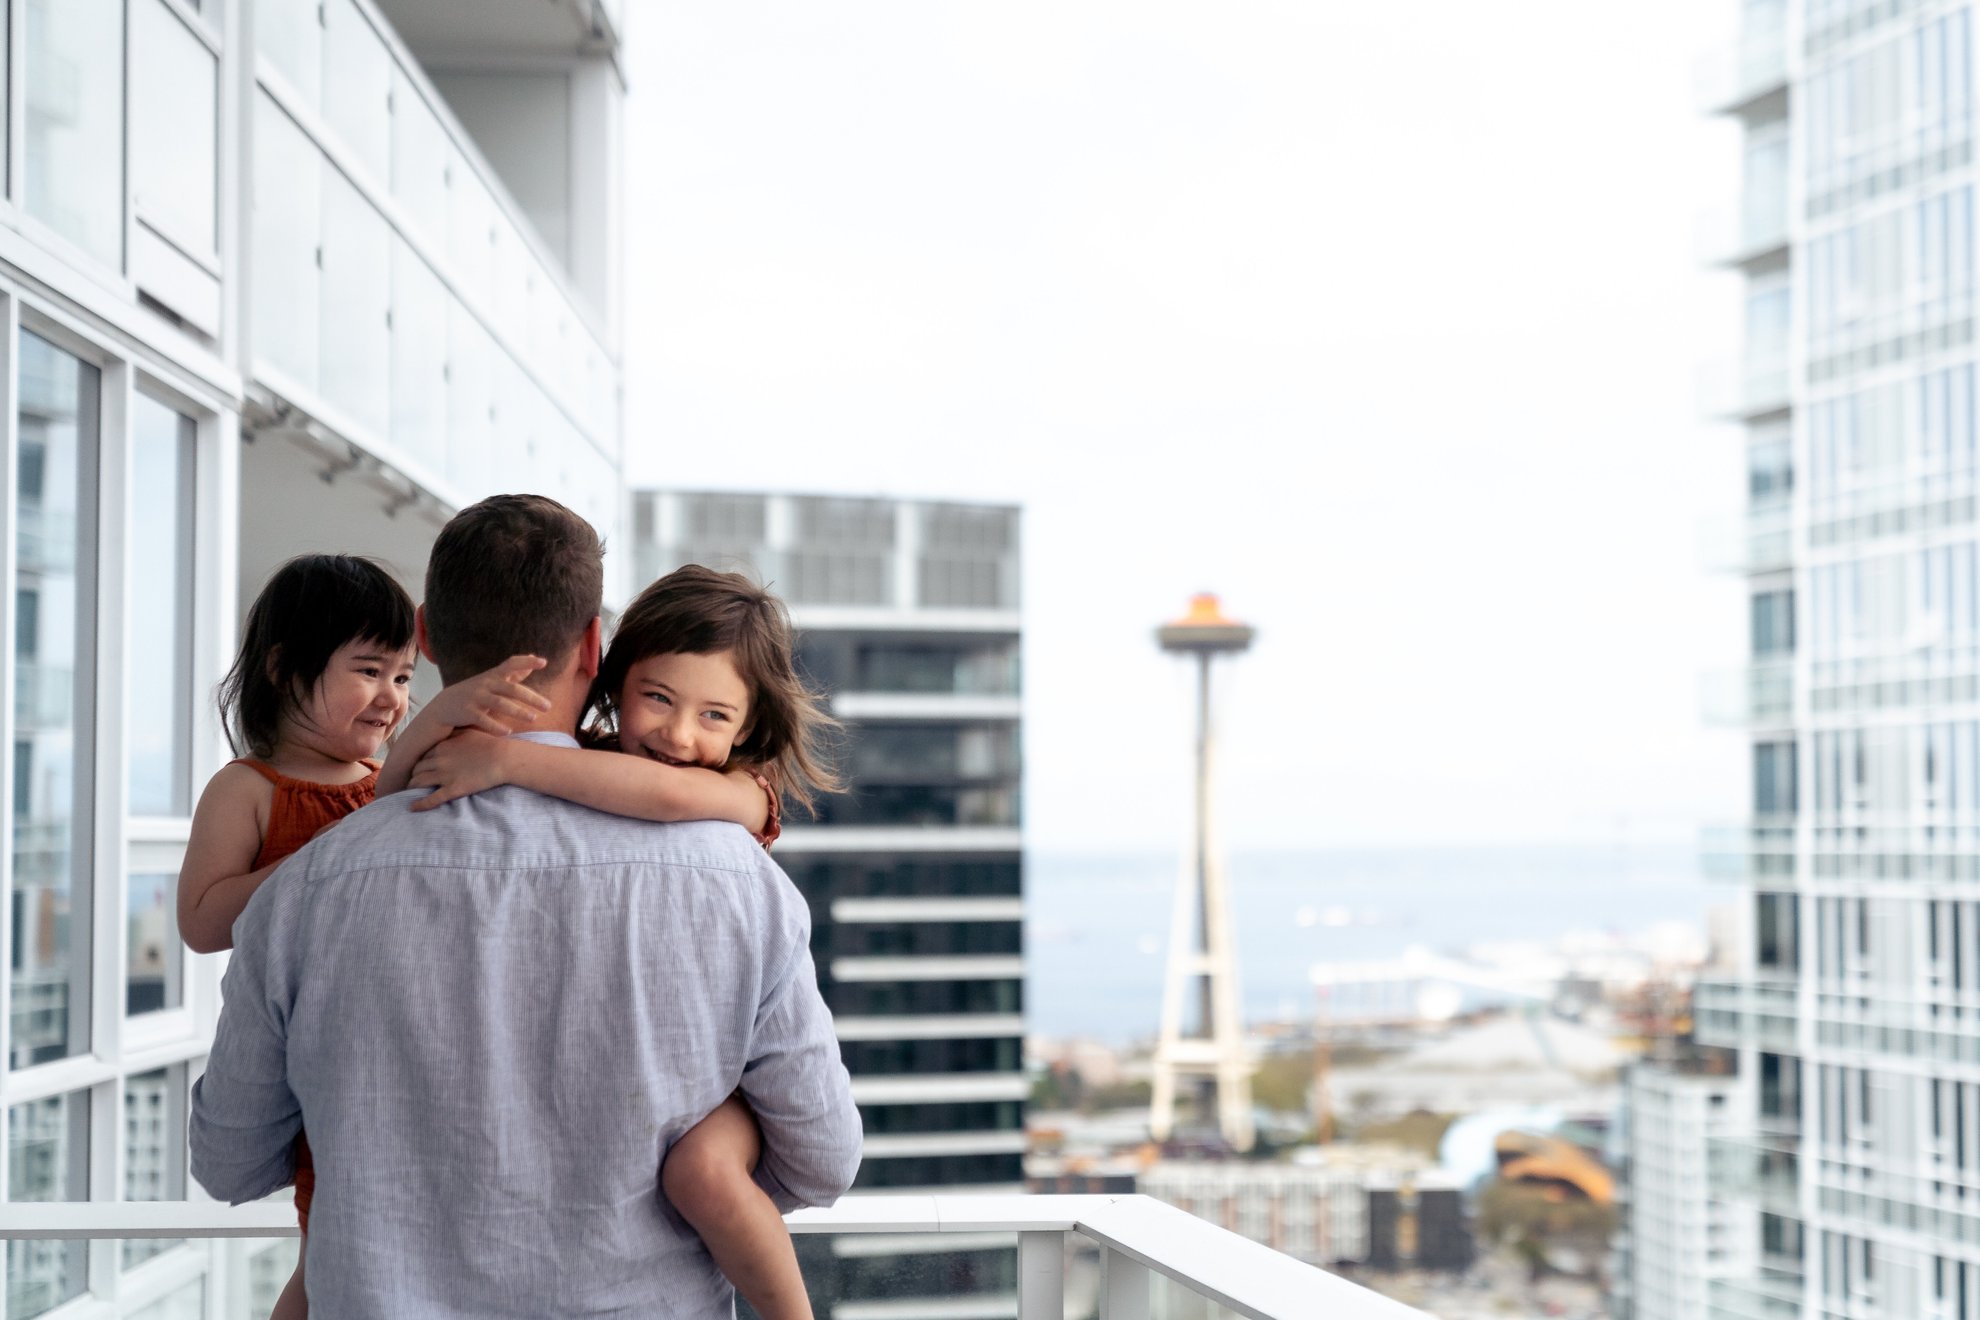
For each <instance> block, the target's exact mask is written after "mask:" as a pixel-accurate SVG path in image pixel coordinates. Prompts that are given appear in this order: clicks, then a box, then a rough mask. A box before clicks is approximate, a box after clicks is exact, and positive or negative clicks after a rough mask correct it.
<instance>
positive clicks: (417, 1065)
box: [193, 788, 859, 1317]
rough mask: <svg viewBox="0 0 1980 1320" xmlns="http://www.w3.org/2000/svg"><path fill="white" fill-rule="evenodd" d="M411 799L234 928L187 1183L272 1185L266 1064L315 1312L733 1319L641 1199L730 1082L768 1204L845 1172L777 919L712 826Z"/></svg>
mask: <svg viewBox="0 0 1980 1320" xmlns="http://www.w3.org/2000/svg"><path fill="white" fill-rule="evenodd" d="M416 798H417V795H413V794H407V795H400V796H398V797H394V798H390V799H386V800H384V801H381V802H378V803H374V804H373V805H372V806H370V807H368V808H366V809H365V810H364V811H362V812H360V813H357V814H356V815H353V816H351V817H349V818H348V819H347V820H346V821H344V822H343V823H342V824H340V825H339V826H338V827H337V828H336V829H335V830H332V831H331V832H330V833H329V834H327V835H326V836H325V837H324V838H322V839H320V840H318V841H317V842H316V843H315V844H312V845H311V846H310V847H309V848H307V849H305V850H304V851H303V852H301V853H299V854H298V855H297V857H296V859H295V860H294V862H292V863H291V865H290V866H288V867H285V868H284V869H283V871H281V872H280V873H278V874H277V875H276V876H275V877H272V878H271V879H270V881H269V882H268V883H266V884H264V885H263V887H262V891H261V892H260V893H259V894H257V895H256V897H255V899H254V901H253V902H252V903H251V904H250V905H249V907H248V910H247V912H246V913H244V914H243V916H242V918H241V921H240V923H239V926H238V927H237V930H236V935H237V942H238V946H239V952H238V953H237V954H236V956H235V962H234V964H233V966H232V968H230V970H229V973H228V982H227V994H228V997H229V1006H230V1009H234V1010H235V1012H234V1013H233V1014H232V1015H231V1016H232V1017H233V1019H234V1020H236V1021H240V1020H241V1019H242V1015H241V1014H240V1012H239V1008H238V1007H237V1006H236V1001H237V1000H239V999H240V998H242V997H243V996H250V997H252V998H253V999H254V1000H255V1001H258V1002H261V1003H263V1004H265V1005H266V1013H265V1015H264V1014H255V1015H253V1017H254V1018H255V1019H257V1021H255V1022H251V1023H246V1024H245V1025H244V1026H243V1028H242V1029H241V1030H238V1031H235V1032H232V1033H231V1034H230V1033H229V1031H228V1030H227V1029H226V1027H225V1026H223V1030H222V1034H221V1038H220V1039H218V1040H216V1042H215V1046H214V1051H213V1055H212V1058H211V1061H210V1063H209V1067H208V1076H207V1078H206V1079H204V1080H203V1081H202V1083H201V1094H200V1095H198V1096H196V1097H195V1112H194V1130H193V1138H194V1159H195V1172H196V1173H198V1174H199V1175H200V1178H201V1181H202V1182H204V1183H205V1184H206V1185H207V1186H208V1187H209V1189H210V1190H213V1191H215V1192H216V1194H220V1195H225V1196H228V1197H229V1198H230V1199H237V1200H238V1199H243V1198H245V1197H251V1196H258V1195H262V1194H264V1193H265V1192H266V1191H267V1190H269V1187H270V1186H272V1185H273V1184H272V1182H271V1177H275V1178H279V1176H280V1173H281V1169H280V1167H279V1163H280V1162H279V1149H280V1145H281V1142H282V1141H283V1139H284V1138H283V1135H282V1132H281V1125H282V1120H281V1119H280V1117H279V1115H278V1112H277V1111H279V1110H280V1108H281V1097H280V1096H277V1095H275V1094H273V1092H274V1091H275V1090H276V1089H279V1088H274V1087H272V1086H271V1085H270V1083H273V1082H274V1081H275V1080H276V1079H277V1078H280V1077H282V1076H283V1075H284V1071H283V1070H284V1069H286V1076H287V1083H288V1089H289V1090H290V1091H292V1092H293V1095H294V1097H295V1100H296V1101H299V1102H300V1107H301V1112H302V1116H303V1123H304V1126H305V1127H306V1129H307V1132H308V1135H309V1140H310V1145H311V1148H312V1150H313V1151H314V1154H315V1162H316V1169H317V1190H316V1201H315V1206H314V1208H313V1210H312V1212H311V1218H310V1241H309V1271H308V1278H309V1291H310V1295H311V1299H312V1304H313V1305H315V1306H317V1307H319V1308H322V1309H321V1313H322V1314H324V1315H326V1316H338V1317H343V1316H402V1315H420V1316H428V1315H461V1316H468V1315H475V1316H487V1315H501V1314H508V1315H531V1316H539V1315H553V1314H555V1315H610V1314H628V1315H630V1314H634V1313H638V1314H641V1315H659V1316H694V1317H700V1316H710V1315H726V1314H728V1307H729V1290H728V1287H727V1285H726V1284H725V1283H724V1282H723V1281H722V1279H721V1277H720V1275H719V1274H718V1273H717V1272H716V1270H715V1268H714V1266H713V1264H712V1262H711V1261H710V1260H709V1258H708V1256H707V1254H706V1252H705V1251H704V1250H703V1249H702V1247H701V1245H700V1242H699V1240H698V1239H696V1238H695V1237H694V1235H693V1233H692V1231H691V1230H689V1229H688V1228H687V1227H686V1225H685V1224H684V1223H682V1221H681V1220H680V1219H679V1218H678V1217H677V1216H675V1215H673V1214H672V1213H671V1211H669V1210H667V1209H666V1208H665V1207H664V1205H663V1203H662V1201H661V1199H660V1193H659V1190H658V1174H659V1166H660V1161H661V1157H662V1155H663V1154H664V1152H665V1151H666V1149H667V1147H668V1145H669V1144H671V1143H672V1142H673V1141H674V1140H675V1139H676V1138H678V1137H679V1136H680V1135H681V1134H682V1133H683V1132H685V1131H686V1130H687V1129H688V1128H689V1127H691V1126H693V1124H694V1123H695V1122H696V1121H697V1120H699V1119H700V1118H701V1117H702V1116H703V1115H705V1114H706V1113H708V1112H709V1111H710V1110H712V1109H713V1108H715V1106H716V1105H717V1104H719V1103H720V1102H721V1101H722V1099H723V1098H724V1097H725V1096H727V1095H728V1094H729V1093H730V1091H732V1090H733V1089H735V1087H736V1086H737V1085H738V1084H739V1083H740V1084H741V1085H742V1086H743V1088H744V1091H745V1094H746V1096H747V1098H748V1099H749V1100H750V1103H751V1106H752V1108H754V1109H755V1110H756V1111H757V1114H758V1118H759V1121H760V1122H761V1123H762V1125H763V1129H764V1147H765V1151H764V1159H763V1163H762V1166H761V1168H760V1170H759V1181H762V1182H764V1183H765V1185H766V1187H767V1188H768V1189H769V1190H770V1191H771V1192H772V1194H773V1196H776V1197H777V1198H778V1199H779V1201H780V1203H782V1204H783V1205H785V1206H786V1207H788V1206H790V1205H792V1204H797V1203H821V1202H829V1201H830V1200H832V1199H834V1198H835V1197H836V1196H837V1195H838V1194H839V1193H840V1192H841V1191H843V1190H844V1188H845V1186H846V1185H847V1184H848V1183H849V1182H850V1181H851V1177H852V1173H853V1170H854V1169H855V1167H856V1166H857V1162H858V1149H859V1119H858V1114H857V1111H856V1110H855V1109H854V1108H853V1105H852V1101H851V1095H850V1088H849V1084H848V1082H847V1079H846V1075H845V1069H844V1068H843V1066H842V1065H841V1064H840V1062H839V1058H838V1049H837V1045H836V1042H835V1041H834V1040H833V1038H832V1031H831V1023H830V1019H829V1016H828V1015H827V1014H826V1013H825V1010H824V1006H823V1003H822V1002H821V1001H820V999H819V996H818V991H817V984H816V979H815V973H814V970H813V967H812V964H811V958H810V954H809V951H808V949H807V940H808V934H809V922H808V919H807V915H806V912H805V909H804V905H803V903H802V901H801V900H800V899H799V897H798V895H797V893H796V892H795V890H794V889H792V887H791V885H790V883H789V882H788V881H787V880H786V879H785V878H784V877H783V875H782V873H781V872H779V871H778V870H777V869H776V867H775V866H773V865H772V864H771V863H770V862H769V861H768V859H767V858H765V857H764V855H763V853H762V850H761V849H759V848H757V847H756V846H755V845H754V844H753V843H752V842H751V841H750V840H749V838H748V837H747V835H745V834H744V833H743V832H742V830H741V829H740V828H738V827H736V826H731V825H717V824H696V825H675V826H656V825H650V824H644V823H639V822H634V821H628V820H623V819H620V818H618V817H612V816H604V815H600V814H598V813H596V812H592V811H589V810H586V809H584V808H582V807H576V806H572V805H570V804H567V803H563V802H558V801H556V800H554V799H549V798H543V797H539V796H536V795H534V794H531V793H528V792H526V791H524V790H521V789H516V788H505V789H497V790H494V791H492V792H489V793H485V794H482V795H480V796H478V797H475V798H470V799H466V800H464V801H461V802H457V803H453V804H450V805H448V806H446V807H444V808H441V809H440V810H438V811H434V812H418V813H416V812H412V811H410V810H409V806H410V803H411V802H412V801H414V800H416ZM261 1019H265V1020H261ZM278 1049H279V1050H280V1052H281V1055H280V1057H276V1055H275V1051H276V1050H278ZM746 1068H747V1069H748V1071H747V1072H745V1069H746ZM271 1070H272V1071H271ZM291 1112H293V1104H292V1105H291ZM249 1124H260V1125H264V1126H266V1127H267V1128H268V1132H269V1135H268V1137H267V1139H266V1140H265V1141H264V1142H263V1143H262V1144H261V1146H260V1148H259V1157H260V1162H257V1158H256V1157H254V1156H246V1157H244V1156H243V1154H242V1152H243V1150H244V1149H247V1150H253V1149H255V1148H254V1146H253V1143H251V1142H250V1143H246V1144H245V1145H244V1143H243V1141H242V1136H241V1132H240V1128H241V1127H242V1126H244V1125H249ZM203 1138H204V1139H203ZM270 1152H275V1153H276V1163H275V1164H273V1165H271V1164H268V1163H267V1162H266V1160H267V1158H268V1156H269V1154H270Z"/></svg>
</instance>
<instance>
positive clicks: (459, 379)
mask: <svg viewBox="0 0 1980 1320" xmlns="http://www.w3.org/2000/svg"><path fill="white" fill-rule="evenodd" d="M447 332H448V333H447V340H448V359H449V361H448V371H447V374H448V377H449V380H448V391H447V394H448V406H447V475H448V476H449V477H450V478H451V479H452V480H453V482H454V484H455V486H456V487H457V488H458V489H459V490H460V492H461V494H462V495H463V496H464V497H465V498H468V499H476V498H478V497H479V496H481V495H482V494H483V493H486V492H488V491H489V490H490V487H489V485H488V482H489V478H490V475H491V474H490V470H489V466H488V465H489V454H490V452H491V450H492V448H493V446H494V432H495V428H494V420H493V416H492V413H493V409H494V406H495V393H494V391H495V382H494V369H495V355H496V353H497V351H498V350H497V349H496V348H495V344H494V341H493V340H491V339H490V338H489V337H488V332H487V331H485V330H483V329H482V328H481V323H480V322H479V321H477V320H475V318H474V316H473V314H472V313H470V312H469V311H468V310H467V309H466V308H464V307H462V306H461V305H460V304H459V303H455V304H454V305H453V307H452V309H451V311H450V312H449V314H448V317H447Z"/></svg>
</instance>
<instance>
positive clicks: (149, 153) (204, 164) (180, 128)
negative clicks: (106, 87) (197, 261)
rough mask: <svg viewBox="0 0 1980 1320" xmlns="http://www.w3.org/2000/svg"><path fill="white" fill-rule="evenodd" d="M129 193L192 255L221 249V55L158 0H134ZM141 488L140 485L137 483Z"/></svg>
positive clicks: (139, 208) (141, 213)
mask: <svg viewBox="0 0 1980 1320" xmlns="http://www.w3.org/2000/svg"><path fill="white" fill-rule="evenodd" d="M130 15H131V49H133V50H141V51H143V52H144V58H143V59H141V60H134V61H133V62H132V64H131V154H130V169H131V194H132V201H133V203H134V204H135V206H136V208H137V213H138V215H139V216H140V217H141V218H143V219H144V220H145V221H146V222H147V223H148V224H150V225H152V227H154V228H156V229H159V230H161V231H162V232H163V233H164V234H165V236H166V237H167V238H169V239H171V240H172V241H173V242H174V243H177V244H179V245H180V246H182V247H184V248H185V249H186V250H187V251H188V252H190V253H193V254H194V255H206V256H211V255H213V254H214V253H217V252H218V251H219V247H220V239H219V209H220V193H219V172H218V171H219V160H220V109H219V93H220V88H219V75H220V61H219V59H218V57H217V56H215V55H214V53H213V51H212V50H211V49H210V48H209V47H208V46H207V45H206V43H205V42H203V41H201V40H200V39H199V38H198V37H197V36H195V35H194V34H193V32H192V30H191V29H190V28H188V27H187V26H186V24H185V22H184V21H183V20H182V19H180V17H179V16H178V15H177V14H176V13H175V12H173V10H172V9H171V7H170V6H168V5H166V4H164V3H162V0H132V3H131V10H130ZM140 489H141V488H140Z"/></svg>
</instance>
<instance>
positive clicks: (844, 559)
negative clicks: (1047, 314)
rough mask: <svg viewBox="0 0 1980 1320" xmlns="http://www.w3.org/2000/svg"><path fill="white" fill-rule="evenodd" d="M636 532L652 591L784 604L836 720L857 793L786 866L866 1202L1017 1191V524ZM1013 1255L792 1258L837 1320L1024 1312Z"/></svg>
mask: <svg viewBox="0 0 1980 1320" xmlns="http://www.w3.org/2000/svg"><path fill="white" fill-rule="evenodd" d="M633 528H634V538H635V547H636V548H635V551H634V554H635V560H636V568H637V569H638V572H639V574H640V575H641V577H642V579H649V578H652V577H657V576H658V575H660V574H661V573H664V572H666V571H668V570H670V569H672V568H675V567H678V566H679V565H681V564H685V563H700V564H705V565H707V566H709V567H711V568H720V569H735V570H740V571H744V572H748V573H749V574H751V575H752V576H753V577H755V578H756V579H757V580H759V581H761V582H763V583H765V584H766V585H768V586H769V587H770V588H771V589H772V590H773V591H775V592H777V593H778V594H779V595H780V596H782V597H783V599H784V600H785V601H786V602H787V603H788V604H789V606H790V609H791V617H792V620H793V622H794V623H795V624H796V625H797V628H798V632H799V661H800V664H801V665H802V667H803V669H804V671H805V674H806V677H807V680H808V681H809V682H810V683H811V684H812V686H813V687H815V688H817V689H819V690H821V691H823V692H825V693H827V694H828V695H829V696H830V699H831V710H832V713H833V715H835V716H836V717H837V718H838V719H840V720H842V721H843V722H844V723H845V725H846V731H845V737H844V739H843V745H842V747H841V749H840V755H839V758H838V760H839V764H840V766H841V768H842V770H843V771H844V772H845V774H846V778H847V780H848V781H849V791H848V792H846V793H845V794H843V795H835V796H831V797H828V798H825V799H823V800H822V801H821V803H820V806H819V814H818V818H817V820H816V821H805V820H803V819H802V817H801V816H792V817H790V818H789V825H788V828H787V829H786V830H785V833H784V837H783V839H782V841H781V842H779V843H778V845H777V848H776V858H777V861H778V862H779V863H780V864H781V865H782V866H783V868H784V870H785V871H786V872H788V873H789V875H790V877H791V879H792V880H793V881H794V882H795V883H796V884H797V886H798V888H799V889H800V890H801V891H802V892H803V893H804V895H805V897H806V899H807V900H808V901H809V903H810V907H811V916H812V952H813V955H814V957H815V959H816V962H817V964H818V973H819V982H820V985H821V987H822V989H823V991H824V994H825V1001H826V1003H827V1004H828V1005H830V1006H831V1009H832V1012H833V1014H834V1016H835V1018H836V1019H837V1024H838V1033H839V1040H840V1043H841V1049H842V1051H843V1053H844V1057H845V1061H846V1066H847V1069H848V1070H849V1071H850V1072H851V1074H852V1079H853V1094H854V1097H855V1098H856V1099H857V1100H858V1101H859V1106H860V1112H861V1115H862V1116H863V1118H864V1120H865V1127H866V1153H865V1162H864V1164H863V1165H862V1167H861V1170H860V1174H859V1180H858V1182H857V1184H856V1190H861V1191H875V1192H879V1191H887V1192H908V1191H915V1192H984V1193H988V1192H1015V1191H1020V1190H1022V1187H1023V1182H1024V1175H1023V1167H1022V1160H1023V1152H1024V1113H1023V1109H1024V1097H1025V1095H1026V1091H1027V1087H1026V1083H1025V1075H1024V1059H1023V1049H1024V1038H1023V1018H1022V1007H1023V985H1024V981H1023V976H1024V964H1023V949H1022V930H1023V927H1022V921H1021V917H1022V889H1023V868H1022V852H1021V847H1020V833H1019V816H1018V786H1019V769H1020V766H1019V642H1020V631H1019V626H1018V584H1017V573H1018V511H1017V510H1016V509H1013V508H1007V507H998V506H985V505H971V504H938V503H920V502H907V501H895V500H877V499H846V498H838V497H825V496H795V495H759V494H712V493H683V492H671V491H642V492H635V494H634V496H633ZM1015 1247H1016V1244H1015V1242H1014V1241H1013V1240H1012V1237H1011V1235H1009V1234H1008V1233H1006V1234H1001V1235H1000V1234H996V1233H989V1234H979V1235H975V1236H973V1237H972V1236H964V1237H960V1238H959V1237H958V1236H955V1235H946V1234H945V1235H941V1236H939V1237H938V1236H930V1235H921V1236H916V1235H912V1234H902V1235H897V1236H891V1237H883V1238H879V1239H870V1240H869V1239H851V1238H846V1239H838V1240H835V1241H834V1242H832V1243H831V1244H830V1246H829V1248H828V1247H827V1246H826V1245H824V1244H819V1243H814V1242H813V1241H811V1240H806V1241H804V1242H803V1243H801V1248H802V1249H803V1250H804V1252H805V1256H806V1260H805V1266H806V1275H807V1278H808V1279H809V1280H810V1281H811V1283H812V1286H813V1288H814V1290H815V1295H816V1297H817V1299H818V1301H819V1303H820V1305H821V1307H824V1306H829V1307H831V1309H832V1312H833V1313H834V1314H837V1315H842V1316H856V1315H867V1314H872V1315H881V1314H887V1315H892V1314H903V1315H906V1314H923V1313H924V1312H923V1311H921V1310H917V1309H916V1308H917V1306H926V1307H928V1308H931V1309H929V1310H928V1311H926V1312H925V1313H927V1314H944V1315H951V1314H953V1315H961V1314H965V1313H967V1314H969V1315H971V1316H986V1317H988V1316H999V1315H1004V1316H1015V1315H1016V1314H1017V1296H1016V1291H1017V1252H1016V1249H1015ZM959 1299H960V1300H959ZM959 1305H960V1306H963V1307H965V1308H966V1310H957V1309H954V1308H956V1307H957V1306H959ZM875 1308H878V1309H875Z"/></svg>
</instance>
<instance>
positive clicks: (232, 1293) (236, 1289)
mask: <svg viewBox="0 0 1980 1320" xmlns="http://www.w3.org/2000/svg"><path fill="white" fill-rule="evenodd" d="M301 1256H302V1243H301V1241H300V1239H297V1238H275V1239H272V1240H271V1239H254V1240H251V1241H250V1242H248V1243H246V1244H245V1245H244V1249H243V1250H242V1252H241V1254H240V1255H239V1256H237V1257H235V1267H236V1268H235V1274H234V1280H233V1282H234V1286H233V1287H232V1288H230V1289H228V1291H227V1297H228V1302H227V1306H226V1308H225V1309H224V1311H223V1312H222V1314H223V1315H224V1316H225V1320H268V1316H269V1314H270V1313H271V1312H272V1311H274V1309H275V1300H276V1298H278V1297H280V1296H281V1295H282V1289H283V1288H284V1287H286V1286H287V1285H288V1282H289V1277H290V1276H291V1275H293V1274H294V1273H295V1272H296V1262H297V1261H298V1260H299V1259H301Z"/></svg>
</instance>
